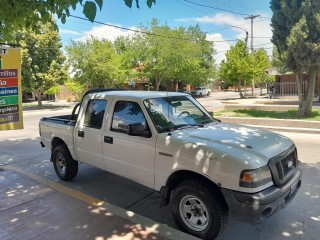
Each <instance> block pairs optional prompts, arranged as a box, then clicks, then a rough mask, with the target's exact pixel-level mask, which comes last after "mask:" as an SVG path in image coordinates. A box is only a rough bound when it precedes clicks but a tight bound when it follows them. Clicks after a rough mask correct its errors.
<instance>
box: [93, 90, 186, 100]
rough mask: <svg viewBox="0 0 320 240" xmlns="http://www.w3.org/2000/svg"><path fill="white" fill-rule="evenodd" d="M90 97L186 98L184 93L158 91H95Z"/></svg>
mask: <svg viewBox="0 0 320 240" xmlns="http://www.w3.org/2000/svg"><path fill="white" fill-rule="evenodd" d="M90 95H94V96H95V97H98V96H100V97H103V96H122V97H132V98H139V99H148V98H157V97H172V96H187V95H188V94H186V93H180V92H158V91H123V90H122V91H117V90H112V91H101V92H99V91H97V92H94V93H90Z"/></svg>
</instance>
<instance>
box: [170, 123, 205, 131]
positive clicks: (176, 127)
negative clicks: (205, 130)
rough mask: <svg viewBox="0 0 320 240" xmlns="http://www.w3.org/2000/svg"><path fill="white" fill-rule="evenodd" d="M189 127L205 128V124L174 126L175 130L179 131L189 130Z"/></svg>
mask: <svg viewBox="0 0 320 240" xmlns="http://www.w3.org/2000/svg"><path fill="white" fill-rule="evenodd" d="M189 127H204V125H203V124H178V125H174V126H173V129H174V130H177V129H182V128H189Z"/></svg>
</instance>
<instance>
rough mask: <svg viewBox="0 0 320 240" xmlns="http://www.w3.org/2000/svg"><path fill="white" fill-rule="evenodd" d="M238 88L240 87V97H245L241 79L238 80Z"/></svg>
mask: <svg viewBox="0 0 320 240" xmlns="http://www.w3.org/2000/svg"><path fill="white" fill-rule="evenodd" d="M238 89H239V94H240V98H244V96H243V93H242V88H241V80H239V82H238Z"/></svg>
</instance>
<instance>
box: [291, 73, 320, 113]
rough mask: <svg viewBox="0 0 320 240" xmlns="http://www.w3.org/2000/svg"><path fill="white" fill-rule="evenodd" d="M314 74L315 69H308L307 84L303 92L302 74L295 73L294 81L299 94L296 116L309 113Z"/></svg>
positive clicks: (310, 110)
mask: <svg viewBox="0 0 320 240" xmlns="http://www.w3.org/2000/svg"><path fill="white" fill-rule="evenodd" d="M316 76H317V72H316V71H315V70H313V69H311V70H309V72H308V82H307V86H306V88H305V91H304V92H303V89H302V85H303V81H302V74H296V83H297V88H298V96H299V109H298V117H306V116H310V115H311V112H312V103H313V97H314V90H315V83H316Z"/></svg>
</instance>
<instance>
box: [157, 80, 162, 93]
mask: <svg viewBox="0 0 320 240" xmlns="http://www.w3.org/2000/svg"><path fill="white" fill-rule="evenodd" d="M160 84H161V79H156V91H159V88H160Z"/></svg>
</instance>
